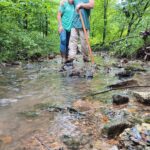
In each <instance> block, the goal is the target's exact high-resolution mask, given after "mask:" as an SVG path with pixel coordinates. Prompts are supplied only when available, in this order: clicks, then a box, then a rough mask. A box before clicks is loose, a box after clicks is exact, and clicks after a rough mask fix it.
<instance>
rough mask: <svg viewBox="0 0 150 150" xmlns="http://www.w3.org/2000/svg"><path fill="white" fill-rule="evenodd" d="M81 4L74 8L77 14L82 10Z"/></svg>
mask: <svg viewBox="0 0 150 150" xmlns="http://www.w3.org/2000/svg"><path fill="white" fill-rule="evenodd" d="M82 6H83V3H80V4H78V5H77V6H76V11H77V12H79V10H80V9H81V8H82Z"/></svg>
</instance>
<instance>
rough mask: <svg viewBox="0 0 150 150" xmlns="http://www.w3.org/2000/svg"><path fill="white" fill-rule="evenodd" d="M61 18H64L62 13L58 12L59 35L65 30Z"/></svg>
mask: <svg viewBox="0 0 150 150" xmlns="http://www.w3.org/2000/svg"><path fill="white" fill-rule="evenodd" d="M61 16H62V13H61V12H60V11H58V14H57V21H58V32H59V33H60V32H61V31H62V30H63V27H62V21H61Z"/></svg>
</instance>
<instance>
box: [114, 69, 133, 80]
mask: <svg viewBox="0 0 150 150" xmlns="http://www.w3.org/2000/svg"><path fill="white" fill-rule="evenodd" d="M133 75H134V72H133V71H130V70H125V71H122V72H119V73H117V74H116V76H118V77H119V79H121V78H129V77H132V76H133Z"/></svg>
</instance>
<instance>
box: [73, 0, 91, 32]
mask: <svg viewBox="0 0 150 150" xmlns="http://www.w3.org/2000/svg"><path fill="white" fill-rule="evenodd" d="M88 2H89V0H74V5H75V8H76V6H77V5H78V4H79V3H88ZM80 10H81V13H82V17H83V20H84V24H85V27H86V29H88V30H89V29H90V21H89V17H90V9H80ZM72 27H73V28H77V29H82V23H81V19H80V15H79V14H78V13H77V12H76V11H75V12H74V16H73V22H72Z"/></svg>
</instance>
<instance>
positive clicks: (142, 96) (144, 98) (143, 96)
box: [133, 92, 150, 105]
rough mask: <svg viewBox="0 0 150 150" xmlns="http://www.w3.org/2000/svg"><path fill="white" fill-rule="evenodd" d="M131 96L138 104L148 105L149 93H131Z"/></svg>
mask: <svg viewBox="0 0 150 150" xmlns="http://www.w3.org/2000/svg"><path fill="white" fill-rule="evenodd" d="M133 95H134V96H135V98H136V100H137V101H138V102H140V103H143V104H146V105H150V92H133Z"/></svg>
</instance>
